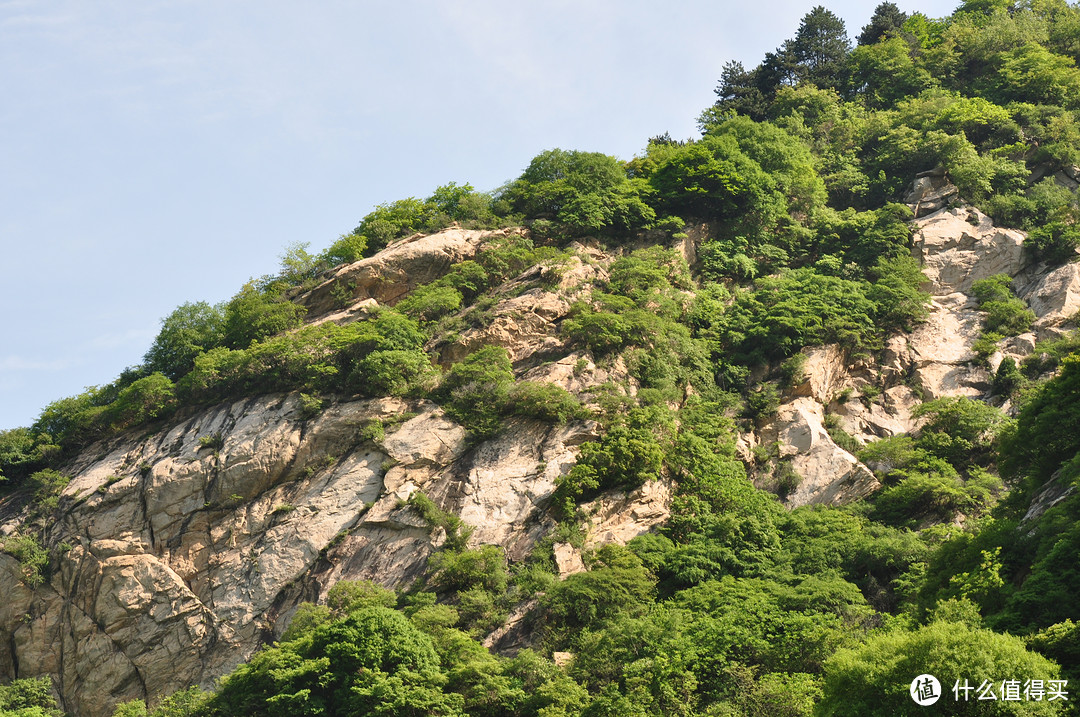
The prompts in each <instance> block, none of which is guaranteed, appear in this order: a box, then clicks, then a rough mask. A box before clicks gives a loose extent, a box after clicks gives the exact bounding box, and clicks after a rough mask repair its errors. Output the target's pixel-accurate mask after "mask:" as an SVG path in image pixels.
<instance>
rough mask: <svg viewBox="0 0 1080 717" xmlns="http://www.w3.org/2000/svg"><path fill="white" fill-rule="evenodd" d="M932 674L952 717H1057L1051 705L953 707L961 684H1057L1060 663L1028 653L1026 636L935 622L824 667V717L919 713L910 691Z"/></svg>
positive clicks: (880, 637) (890, 635)
mask: <svg viewBox="0 0 1080 717" xmlns="http://www.w3.org/2000/svg"><path fill="white" fill-rule="evenodd" d="M921 674H931V675H934V676H935V677H937V678H938V680H940V682H941V685H942V689H943V691H945V694H943V695H942V697H941V699H942V701H944V702H947V703H948V704H949V705H953V706H952V708H951V709H952V710H954V711H953V713H954V714H964V715H968V714H970V715H975V714H980V715H981V714H1003V715H1004V714H1031V715H1035V714H1048V715H1049V714H1057V713H1058V710H1057V707H1056V706H1055V705H1054V704H1052V703H1049V702H1033V701H1026V702H1002V701H996V702H979V701H975V699H974V696H975V695H974V693H972V695H973V696H972V699H971V701H967V702H964V701H961V702H959V703H954V702H952V699H951V698H952V695H951V694H949V691H951V688H952V686H953V684H954V683H955V682H956V681H957V680H959V681H960V683H961V685H963V684H964V682H963V681H964V680H965V679H966V680H969V681H970V682H972V683H975V684H973V685H971V686H973V687H976V688H977V687H978V686H979V684H980V683H981V681H982V680H987V679H988V680H991V681H993V680H999V681H1000V679H1003V678H999V677H998V675H1008V678H1007V679H1011V680H1019V681H1020V683H1021V684H1023V682H1024V681H1025V680H1028V679H1034V680H1048V679H1054V678H1055V677H1056V676H1057V674H1058V668H1057V665H1055V664H1054V663H1053V662H1050V661H1049V660H1047V659H1046V658H1044V657H1042V656H1040V655H1037V654H1034V653H1032V652H1028V651H1027V650H1026V649H1025V648H1024V643H1023V641H1022V640H1020V638H1017V637H1013V636H1011V635H999V634H997V633H994V632H991V631H989V630H984V629H979V628H973V627H970V626H968V625H965V624H963V623H954V622H935V623H932V624H930V625H927V626H925V627H922V628H919V629H918V630H915V631H913V632H908V631H904V630H894V631H887V632H881V633H878V634H876V635H874V636H872V637H870V638H869V639H867V641H866V643H865V644H864V645H862V646H860V647H856V648H849V649H843V650H840V651H839V652H837V653H836V654H835V655H834V656H833V657H831V658H830V659H829V660H828V661H827V662H826V664H825V684H824V692H825V696H824V699H823V700H822V702H821V704H820V705H819V706H818V710H819V711H820V713H821V714H835V715H840V714H858V715H871V716H872V715H882V716H884V715H890V716H891V715H900V714H915V712H913V710H915V709H917V707H916V706H915V705H914V703H913V702H912V701H911V697H910V695H909V694H908V689H909V686H910V685H911V681H912V679H913V678H914V677H916V676H918V675H921Z"/></svg>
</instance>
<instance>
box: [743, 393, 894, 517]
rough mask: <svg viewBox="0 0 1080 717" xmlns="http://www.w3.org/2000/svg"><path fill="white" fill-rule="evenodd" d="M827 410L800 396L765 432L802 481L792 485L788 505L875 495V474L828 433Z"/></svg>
mask: <svg viewBox="0 0 1080 717" xmlns="http://www.w3.org/2000/svg"><path fill="white" fill-rule="evenodd" d="M824 418H825V414H824V408H823V407H822V405H821V404H820V403H818V402H817V401H815V400H813V399H811V398H805V397H800V398H796V399H795V400H794V401H791V402H790V403H786V404H784V405H783V406H781V407H780V411H779V413H778V414H777V416H776V419H775V420H774V421H773V422H772V423H771V425H770V427H769V429H768V430H766V431H763V432H762V436H763V440H764V441H765V442H772V441H777V442H778V443H779V450H780V460H781V461H782V462H784V461H786V462H788V463H789V465H790V468H791V470H793V471H794V472H795V474H796V475H797V476H798V479H797V480H796V481H795V482H796V483H797V484H796V485H794V486H789V488H790V489H789V490H787V491H786V492H787V496H786V503H787V504H788V505H789V506H791V507H793V508H794V507H798V506H800V505H807V504H809V503H818V504H820V503H826V504H840V503H846V502H850V501H851V500H853V499H855V498H857V497H863V496H866V495H869V494H870V493H872V492H874V491H875V490H876V489H877V488H878V487H879V483H878V481H877V479H876V478H875V477H874V474H873V473H871V472H870V470H869V469H868V468H867V467H866V466H864V465H863V464H862V463H859V461H858V460H857V459H856V458H855V456H853V455H851V454H850V453H848V452H847V451H845V450H844V449H842V448H840V447H839V446H837V445H836V443H835V442H834V441H833V439H832V438H831V437H830V436H829V433H828V431H826V430H825V426H824V425H823V421H824Z"/></svg>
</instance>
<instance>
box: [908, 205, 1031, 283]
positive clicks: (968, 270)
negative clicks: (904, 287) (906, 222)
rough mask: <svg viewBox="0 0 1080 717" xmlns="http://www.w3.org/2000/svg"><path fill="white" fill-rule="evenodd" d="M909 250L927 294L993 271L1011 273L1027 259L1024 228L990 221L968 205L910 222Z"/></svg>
mask: <svg viewBox="0 0 1080 717" xmlns="http://www.w3.org/2000/svg"><path fill="white" fill-rule="evenodd" d="M915 228H916V230H915V237H914V250H913V252H914V254H915V258H916V259H918V260H919V261H920V263H921V264H922V266H923V273H924V274H925V275H926V276H927V278H928V279H929V289H930V292H931V293H932V294H934V295H935V296H937V295H944V294H950V293H953V292H956V291H962V292H967V291H970V289H971V285H972V283H974V282H975V281H978V280H979V279H985V278H987V277H989V276H993V275H995V274H1008V275H1009V276H1016V275H1017V274H1019V273H1020V272H1021V271H1022V270H1023V269H1024V267H1025V266H1026V264H1027V259H1026V257H1025V255H1024V250H1023V243H1024V233H1023V232H1021V231H1018V230H1015V229H1000V228H996V227H994V226H993V224H992V223H991V222H990V220H989V218H988V217H986V215H984V214H982V213H981V212H979V211H978V210H977V209H973V208H960V209H950V210H943V211H940V212H937V213H935V214H932V215H930V216H928V217H924V218H922V219H917V220H916V221H915Z"/></svg>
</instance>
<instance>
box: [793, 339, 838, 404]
mask: <svg viewBox="0 0 1080 717" xmlns="http://www.w3.org/2000/svg"><path fill="white" fill-rule="evenodd" d="M803 353H804V354H805V355H806V364H805V367H804V369H803V379H802V381H800V382H799V383H798V385H796V386H795V388H794V389H792V394H794V395H796V396H809V397H811V398H813V399H814V400H816V401H818V402H819V403H828V402H829V401H831V400H832V399H833V397H835V396H836V394H837V393H839V392H840V391H841V390H842V389H843V388H844V387H845V386H846V385H847V382H848V379H849V375H848V370H847V366H846V364H845V361H844V352H843V350H842V349H841V348H840V347H839V346H836V345H835V344H830V345H828V346H816V347H813V348H809V349H805V350H804V351H803Z"/></svg>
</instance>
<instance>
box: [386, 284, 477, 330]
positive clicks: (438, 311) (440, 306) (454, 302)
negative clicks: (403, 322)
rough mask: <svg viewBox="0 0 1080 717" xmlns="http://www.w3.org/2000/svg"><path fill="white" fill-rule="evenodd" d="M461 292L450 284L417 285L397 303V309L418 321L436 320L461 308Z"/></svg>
mask: <svg viewBox="0 0 1080 717" xmlns="http://www.w3.org/2000/svg"><path fill="white" fill-rule="evenodd" d="M461 301H462V297H461V292H460V291H458V290H457V289H455V288H453V287H452V286H441V285H438V284H427V285H425V286H419V287H417V288H416V289H414V290H413V292H412V293H411V294H409V295H408V296H407V297H405V298H404V299H402V300H401V301H399V302H398V303H397V306H396V307H395V308H396V309H397V310H398V311H400V312H401V313H403V314H405V315H406V316H411V317H412V318H414V319H416V320H417V321H420V322H430V321H436V320H437V319H439V318H442V317H443V316H445V315H446V314H449V313H452V312H454V311H457V310H458V309H460V308H461Z"/></svg>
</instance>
